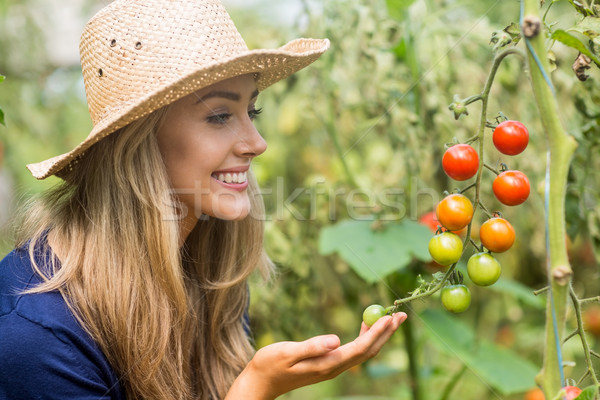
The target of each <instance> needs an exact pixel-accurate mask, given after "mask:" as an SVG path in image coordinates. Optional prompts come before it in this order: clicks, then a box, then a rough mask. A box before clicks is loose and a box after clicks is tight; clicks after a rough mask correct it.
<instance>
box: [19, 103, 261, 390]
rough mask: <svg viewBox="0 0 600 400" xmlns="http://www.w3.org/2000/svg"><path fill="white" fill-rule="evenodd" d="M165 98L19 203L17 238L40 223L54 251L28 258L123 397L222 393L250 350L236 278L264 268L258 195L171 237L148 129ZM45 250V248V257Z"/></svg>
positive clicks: (169, 205)
mask: <svg viewBox="0 0 600 400" xmlns="http://www.w3.org/2000/svg"><path fill="white" fill-rule="evenodd" d="M167 112H168V107H166V108H164V109H161V110H159V111H156V112H154V113H152V114H150V115H149V116H147V117H144V118H142V119H140V120H138V121H136V122H134V123H132V124H130V125H128V126H127V127H125V128H123V129H121V130H119V131H117V132H115V133H113V134H111V135H109V136H108V137H106V138H104V139H102V140H101V141H99V142H98V143H96V144H95V145H94V146H92V147H91V148H90V149H89V150H88V151H87V152H86V154H85V156H84V158H83V159H82V160H80V161H79V162H78V163H77V164H75V165H74V167H73V168H69V169H67V170H66V171H64V172H63V174H62V176H63V178H64V182H62V183H61V184H59V185H58V186H57V187H55V188H53V189H51V190H50V191H49V192H47V193H46V194H45V195H44V196H43V197H42V198H41V199H39V200H35V201H32V202H30V204H29V205H28V206H27V207H26V208H25V210H24V214H23V215H24V217H23V219H24V220H23V222H22V223H21V224H20V225H21V227H22V229H21V232H20V234H19V235H18V237H19V244H20V245H23V244H24V243H25V242H26V241H27V240H29V239H32V240H31V243H30V245H29V250H30V254H31V256H32V260H33V251H34V248H35V247H36V246H39V245H41V244H43V243H44V241H43V238H44V237H45V235H46V234H48V232H50V234H51V235H53V238H56V241H57V243H60V248H61V249H63V250H64V251H62V252H61V254H60V256H61V262H60V263H58V262H56V261H53V262H52V263H51V265H50V266H49V267H48V269H46V267H45V266H40V265H38V266H36V267H35V268H36V269H37V272H38V273H39V274H40V275H42V276H43V277H44V279H45V283H44V284H42V285H41V286H39V287H37V288H35V289H34V290H32V292H44V291H51V290H58V291H60V292H61V293H62V295H63V297H64V298H65V300H66V301H67V303H68V304H69V307H70V308H71V309H72V310H73V312H74V314H75V315H76V317H77V318H78V319H79V321H80V322H81V323H82V325H83V327H84V328H85V329H86V330H87V331H88V332H89V333H90V335H91V336H92V337H93V338H94V339H95V340H96V341H97V343H98V344H99V346H100V348H101V349H102V351H103V352H104V354H105V355H106V357H107V359H108V361H109V363H110V364H111V365H112V366H113V368H115V370H116V372H117V374H118V376H119V378H120V379H121V382H122V383H123V385H124V387H125V390H126V394H127V398H128V399H164V400H167V399H169V400H172V399H208V398H213V399H217V398H223V397H225V395H226V393H227V390H228V389H229V387H230V386H231V384H232V382H233V380H234V379H235V377H236V376H237V375H238V374H239V373H240V372H241V370H242V369H243V368H244V366H245V365H246V363H247V362H248V360H249V359H250V358H251V356H252V354H253V348H252V346H251V343H250V341H249V338H248V335H247V333H246V331H245V327H244V324H243V322H242V321H243V314H244V311H245V309H246V308H247V305H248V289H247V284H246V278H247V277H248V276H249V275H250V274H251V272H252V271H254V270H255V269H256V268H258V269H259V270H260V271H261V272H262V273H263V275H264V276H265V277H266V276H268V274H269V272H270V270H271V266H272V264H271V262H270V260H269V259H268V257H267V256H266V255H265V253H264V250H263V222H262V218H260V217H261V216H263V215H264V206H263V203H262V199H261V198H260V196H259V194H258V185H257V183H256V180H255V179H254V177H253V176H249V187H248V191H249V196H250V199H251V201H252V217H248V218H246V219H244V220H241V221H223V220H218V219H214V218H207V219H201V220H199V221H198V224H197V225H196V227H195V228H194V230H193V231H192V233H191V234H190V235H189V236H188V238H187V239H186V241H185V244H184V246H183V247H180V245H179V243H180V238H179V227H178V224H177V221H176V220H174V218H173V217H174V215H176V213H174V210H176V209H177V204H176V202H175V200H174V199H173V198H172V195H171V192H170V187H169V183H168V179H167V174H166V171H165V167H164V163H163V161H162V158H161V156H160V151H159V148H158V145H157V141H156V131H157V129H158V127H159V126H160V124H161V123H162V122H163V121H164V115H165V114H166V113H167ZM53 259H54V260H55V258H53Z"/></svg>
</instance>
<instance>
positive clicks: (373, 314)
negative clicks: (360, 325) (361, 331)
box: [363, 304, 385, 326]
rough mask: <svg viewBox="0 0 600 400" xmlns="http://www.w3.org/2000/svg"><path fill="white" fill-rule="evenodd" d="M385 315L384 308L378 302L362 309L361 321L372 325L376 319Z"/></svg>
mask: <svg viewBox="0 0 600 400" xmlns="http://www.w3.org/2000/svg"><path fill="white" fill-rule="evenodd" d="M384 315H385V308H383V306H381V305H379V304H371V305H370V306H369V307H367V308H365V311H363V322H364V323H365V325H367V326H372V325H373V324H374V323H375V322H377V320H378V319H379V318H381V317H383V316H384Z"/></svg>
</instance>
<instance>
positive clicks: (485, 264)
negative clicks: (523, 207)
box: [429, 120, 530, 312]
mask: <svg viewBox="0 0 600 400" xmlns="http://www.w3.org/2000/svg"><path fill="white" fill-rule="evenodd" d="M493 142H494V145H495V147H496V149H498V151H500V152H501V153H502V154H506V155H510V156H513V155H517V154H520V153H521V152H522V151H523V150H525V148H526V147H527V144H528V143H529V133H528V131H527V128H526V127H525V126H524V125H523V124H522V123H520V122H518V121H510V120H509V121H504V122H502V123H500V124H499V125H498V126H497V127H496V128H495V129H494V132H493ZM442 167H443V169H444V172H446V174H447V175H448V176H449V177H450V178H452V179H454V180H456V181H466V180H468V179H471V178H473V177H474V176H475V175H477V173H478V172H479V170H480V168H481V167H482V166H481V165H480V160H479V155H478V154H477V151H476V150H475V149H474V148H473V147H472V146H470V145H468V144H456V145H453V146H451V147H450V148H448V150H446V152H445V153H444V156H443V158H442ZM492 191H493V192H494V195H495V196H496V198H497V199H498V200H499V201H500V202H501V203H502V204H504V205H507V206H516V205H519V204H521V203H523V202H524V201H525V200H527V198H528V197H529V192H530V184H529V180H528V179H527V177H526V176H525V174H524V173H522V172H521V171H516V170H507V169H506V167H505V166H503V168H502V170H501V172H500V173H498V174H497V176H496V178H495V179H494V181H493V183H492ZM475 206H477V205H475ZM473 214H474V206H473V204H472V202H471V200H469V198H467V197H466V196H465V195H463V194H461V193H453V194H450V195H448V196H446V197H445V198H444V199H443V200H442V201H441V202H440V203H439V204H438V205H437V206H436V209H435V215H436V218H437V222H438V223H439V225H440V226H439V227H438V229H437V233H436V235H435V236H434V237H433V238H431V240H430V241H429V253H430V254H431V257H432V258H433V260H434V261H435V262H436V263H438V264H440V265H442V266H450V265H453V264H455V263H457V262H458V260H459V259H460V258H461V256H462V253H463V239H461V237H460V233H461V232H464V231H465V230H466V227H467V226H468V225H469V224H470V223H471V220H472V219H473ZM479 239H480V241H481V245H482V247H483V248H485V249H486V250H487V251H484V250H483V248H482V249H480V250H481V251H478V252H477V253H475V254H473V255H472V256H471V257H470V258H469V260H468V262H467V272H468V274H469V278H470V279H471V281H472V282H473V283H474V284H476V285H478V286H489V285H492V284H494V283H495V282H496V281H497V280H498V278H499V277H500V274H501V266H500V263H499V262H498V260H497V259H496V258H495V257H494V256H493V255H492V253H502V252H505V251H507V250H508V249H509V248H510V247H511V246H512V245H513V243H514V241H515V230H514V229H513V227H512V225H511V224H510V223H509V222H508V221H507V220H506V219H504V218H503V217H502V216H501V215H500V214H499V213H494V214H493V215H492V217H491V218H489V219H487V220H486V221H485V222H484V223H483V224H482V225H481V227H480V228H479ZM441 299H442V304H443V305H444V307H445V308H446V309H447V310H449V311H452V312H463V311H465V310H466V309H467V308H468V307H469V305H470V302H471V294H470V291H469V288H468V287H467V286H466V285H464V284H463V283H462V279H460V278H459V279H458V281H457V280H456V279H454V280H453V281H452V282H451V284H449V285H446V286H444V288H442V292H441Z"/></svg>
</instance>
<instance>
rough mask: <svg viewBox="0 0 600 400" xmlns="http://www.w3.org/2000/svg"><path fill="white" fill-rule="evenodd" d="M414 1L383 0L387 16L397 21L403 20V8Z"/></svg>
mask: <svg viewBox="0 0 600 400" xmlns="http://www.w3.org/2000/svg"><path fill="white" fill-rule="evenodd" d="M414 2H415V0H385V4H386V5H387V9H388V14H389V16H390V17H392V18H394V19H396V20H399V21H404V19H405V18H406V16H405V14H404V13H405V10H406V9H407V8H408V7H410V6H411V4H412V3H414Z"/></svg>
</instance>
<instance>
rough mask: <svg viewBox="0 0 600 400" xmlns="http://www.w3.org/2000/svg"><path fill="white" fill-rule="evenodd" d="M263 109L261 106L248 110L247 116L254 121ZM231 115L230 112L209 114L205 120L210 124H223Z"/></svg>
mask: <svg viewBox="0 0 600 400" xmlns="http://www.w3.org/2000/svg"><path fill="white" fill-rule="evenodd" d="M262 111H263V109H262V108H253V109H250V110H248V117H250V119H251V120H252V121H254V120H255V119H256V118H257V117H258V116H259V114H261V113H262ZM232 116H233V114H232V113H222V114H216V115H210V116H208V117H207V118H206V121H207V122H208V123H210V124H215V125H224V124H226V123H227V121H229V119H230V118H231V117H232Z"/></svg>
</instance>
